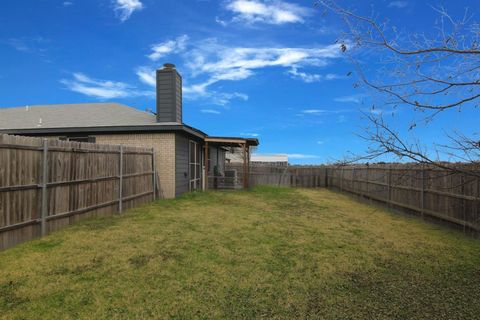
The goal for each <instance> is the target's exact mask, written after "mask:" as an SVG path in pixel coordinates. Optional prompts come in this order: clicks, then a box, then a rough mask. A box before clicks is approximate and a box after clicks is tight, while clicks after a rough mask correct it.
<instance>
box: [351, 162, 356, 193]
mask: <svg viewBox="0 0 480 320" xmlns="http://www.w3.org/2000/svg"><path fill="white" fill-rule="evenodd" d="M352 192H353V193H355V194H356V192H355V165H353V167H352Z"/></svg>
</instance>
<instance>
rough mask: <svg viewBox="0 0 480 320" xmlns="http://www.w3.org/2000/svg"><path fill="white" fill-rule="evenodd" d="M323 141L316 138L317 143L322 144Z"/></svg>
mask: <svg viewBox="0 0 480 320" xmlns="http://www.w3.org/2000/svg"><path fill="white" fill-rule="evenodd" d="M324 143H325V141H323V140H318V141H317V144H324Z"/></svg>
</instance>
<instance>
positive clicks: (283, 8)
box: [225, 0, 311, 25]
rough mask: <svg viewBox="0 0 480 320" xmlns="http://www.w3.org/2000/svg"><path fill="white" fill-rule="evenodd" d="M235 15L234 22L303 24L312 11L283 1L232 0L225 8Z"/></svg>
mask: <svg viewBox="0 0 480 320" xmlns="http://www.w3.org/2000/svg"><path fill="white" fill-rule="evenodd" d="M225 8H226V9H227V10H228V11H230V12H232V13H233V14H234V16H233V20H232V21H237V22H246V23H248V24H253V23H257V22H260V23H266V24H276V25H279V24H286V23H303V22H304V21H305V18H306V17H307V16H309V15H310V14H311V10H310V9H307V8H305V7H302V6H299V5H297V4H293V3H288V2H285V1H281V0H266V1H260V0H232V1H229V2H228V3H227V5H226V7H225Z"/></svg>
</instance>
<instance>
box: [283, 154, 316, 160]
mask: <svg viewBox="0 0 480 320" xmlns="http://www.w3.org/2000/svg"><path fill="white" fill-rule="evenodd" d="M287 155H288V158H289V159H316V158H318V156H316V155H313V154H303V153H288V154H287Z"/></svg>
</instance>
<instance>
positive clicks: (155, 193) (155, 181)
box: [152, 148, 157, 201]
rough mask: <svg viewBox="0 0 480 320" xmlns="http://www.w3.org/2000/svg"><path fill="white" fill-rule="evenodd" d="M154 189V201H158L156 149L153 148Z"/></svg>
mask: <svg viewBox="0 0 480 320" xmlns="http://www.w3.org/2000/svg"><path fill="white" fill-rule="evenodd" d="M152 180H153V181H152V188H153V201H155V200H156V199H157V170H156V167H155V149H154V148H152Z"/></svg>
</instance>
